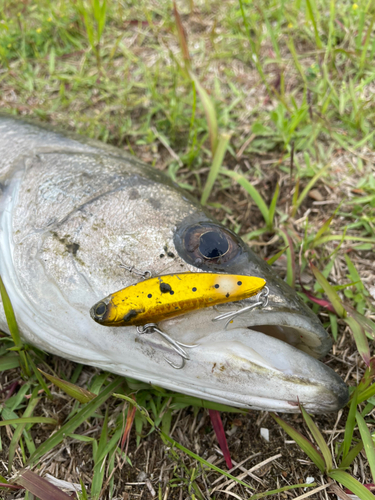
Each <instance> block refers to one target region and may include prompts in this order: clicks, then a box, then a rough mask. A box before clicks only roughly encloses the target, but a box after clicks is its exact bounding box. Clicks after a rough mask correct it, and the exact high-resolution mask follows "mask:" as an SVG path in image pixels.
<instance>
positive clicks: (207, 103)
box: [190, 72, 218, 157]
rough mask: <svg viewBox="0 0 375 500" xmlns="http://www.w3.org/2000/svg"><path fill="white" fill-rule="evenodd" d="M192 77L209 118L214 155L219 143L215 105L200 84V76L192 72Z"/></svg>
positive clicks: (209, 130) (209, 131)
mask: <svg viewBox="0 0 375 500" xmlns="http://www.w3.org/2000/svg"><path fill="white" fill-rule="evenodd" d="M190 78H191V79H192V80H193V82H194V84H195V88H196V89H197V91H198V94H199V97H200V99H201V101H202V104H203V108H204V111H205V114H206V118H207V124H208V133H209V136H210V144H211V153H212V156H213V157H214V156H215V152H216V147H217V143H218V124H217V118H216V111H215V107H214V105H213V102H212V99H211V97H210V96H209V95H208V94H207V92H206V91H205V89H204V88H203V87H202V85H201V84H200V82H199V80H198V78H197V77H196V76H195V75H194V73H192V72H190Z"/></svg>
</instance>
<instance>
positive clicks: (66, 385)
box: [38, 368, 96, 403]
mask: <svg viewBox="0 0 375 500" xmlns="http://www.w3.org/2000/svg"><path fill="white" fill-rule="evenodd" d="M38 370H39V372H40V373H42V374H43V375H44V376H45V377H46V379H48V380H49V381H50V382H52V383H53V384H55V385H56V386H57V387H60V389H62V390H63V391H64V392H65V393H66V394H68V396H71V397H72V398H74V399H76V400H77V401H79V402H80V403H88V402H90V401H92V400H93V399H94V398H96V394H94V393H92V392H90V391H88V390H87V389H83V388H82V387H79V386H78V385H74V384H72V383H71V382H68V381H66V380H61V378H58V377H55V376H54V375H49V374H48V373H45V372H43V371H42V370H40V369H39V368H38Z"/></svg>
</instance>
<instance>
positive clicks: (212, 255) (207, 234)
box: [176, 222, 243, 269]
mask: <svg viewBox="0 0 375 500" xmlns="http://www.w3.org/2000/svg"><path fill="white" fill-rule="evenodd" d="M180 242H181V243H182V245H181V243H180ZM176 248H177V250H178V251H179V254H180V256H181V257H183V258H184V259H185V260H186V261H187V262H188V263H190V264H193V265H194V266H196V267H200V268H201V269H205V268H207V267H209V268H211V269H218V266H219V267H220V268H221V267H222V266H223V265H225V264H226V263H228V264H229V263H232V262H233V259H234V258H235V257H237V256H238V255H240V254H241V253H242V251H243V250H242V246H241V243H240V240H239V239H238V238H237V236H236V235H235V234H233V233H231V231H229V230H227V229H225V228H224V227H222V226H220V225H219V224H214V223H211V222H201V223H198V224H194V225H192V226H190V227H188V228H187V229H185V231H184V232H183V233H182V234H181V239H179V238H178V239H177V240H176Z"/></svg>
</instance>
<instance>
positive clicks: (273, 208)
mask: <svg viewBox="0 0 375 500" xmlns="http://www.w3.org/2000/svg"><path fill="white" fill-rule="evenodd" d="M279 193H280V184H279V183H277V184H276V189H275V193H274V195H273V197H272V200H271V204H270V208H269V211H268V217H269V225H270V226H271V227H273V219H274V217H275V211H276V205H277V200H278V198H279Z"/></svg>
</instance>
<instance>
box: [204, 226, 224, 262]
mask: <svg viewBox="0 0 375 500" xmlns="http://www.w3.org/2000/svg"><path fill="white" fill-rule="evenodd" d="M198 250H199V253H200V254H201V255H202V257H204V258H205V259H217V258H218V257H221V256H222V255H225V254H226V253H227V252H228V250H229V243H228V239H227V238H226V236H225V235H224V234H222V233H219V232H218V231H207V233H203V234H202V235H201V236H200V237H199V247H198Z"/></svg>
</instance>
